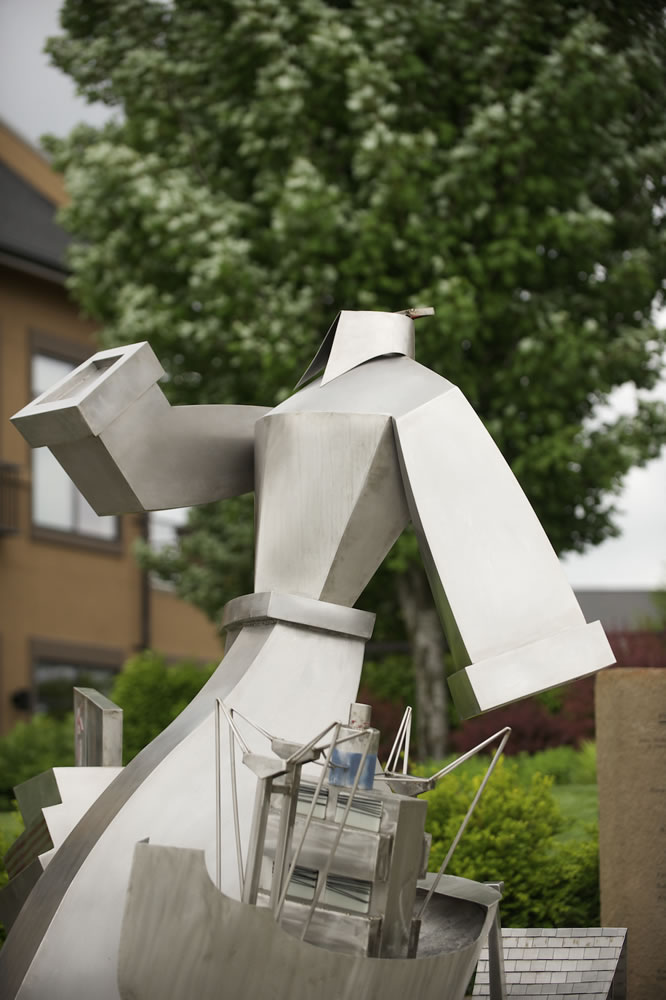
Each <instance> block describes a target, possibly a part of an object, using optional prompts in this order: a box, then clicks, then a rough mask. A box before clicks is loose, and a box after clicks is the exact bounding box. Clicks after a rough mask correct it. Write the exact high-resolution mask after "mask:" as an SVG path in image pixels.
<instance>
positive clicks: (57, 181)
mask: <svg viewBox="0 0 666 1000" xmlns="http://www.w3.org/2000/svg"><path fill="white" fill-rule="evenodd" d="M0 160H1V161H2V162H3V163H6V164H7V166H8V167H9V168H10V169H11V170H13V171H14V173H15V174H18V175H19V177H21V178H22V180H24V181H25V182H26V183H27V184H29V185H30V186H31V187H33V188H34V189H35V190H36V191H39V193H40V194H41V195H43V196H44V197H45V198H48V200H49V201H51V202H53V204H54V205H58V206H60V205H65V204H66V203H67V202H68V201H69V198H68V196H67V192H66V191H65V184H64V181H63V178H62V175H61V174H59V173H56V171H55V170H54V169H53V168H52V167H51V165H50V163H49V162H48V160H47V159H46V157H45V156H44V154H43V153H42V152H40V151H39V150H38V149H36V148H35V147H34V146H33V145H32V144H31V143H29V142H27V140H25V139H23V138H22V137H21V136H20V135H18V134H17V133H16V132H15V131H14V130H13V129H12V128H11V127H10V126H9V125H8V124H7V123H6V122H5V121H3V120H2V119H0Z"/></svg>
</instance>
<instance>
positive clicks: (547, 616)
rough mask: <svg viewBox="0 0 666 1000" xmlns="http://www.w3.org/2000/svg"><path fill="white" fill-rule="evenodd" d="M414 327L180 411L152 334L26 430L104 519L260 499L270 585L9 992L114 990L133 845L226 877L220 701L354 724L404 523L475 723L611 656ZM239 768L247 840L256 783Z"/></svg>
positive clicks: (252, 598)
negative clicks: (254, 393) (218, 774)
mask: <svg viewBox="0 0 666 1000" xmlns="http://www.w3.org/2000/svg"><path fill="white" fill-rule="evenodd" d="M426 312H427V310H426ZM418 313H419V311H418V310H415V311H412V314H393V313H390V314H389V313H369V312H348V311H344V312H342V313H340V314H339V316H338V318H337V319H336V320H335V322H334V324H333V325H332V327H331V329H330V330H329V331H328V333H327V335H326V337H325V339H324V342H323V344H322V346H321V348H320V350H319V352H318V353H317V355H316V357H315V359H314V361H313V362H312V364H311V366H310V368H309V369H308V371H307V372H306V374H305V376H304V379H303V380H302V381H305V380H307V379H311V378H312V379H314V381H311V382H310V383H309V384H307V385H306V386H305V387H304V388H301V389H300V391H298V392H296V393H295V394H294V395H293V396H291V397H290V398H289V399H287V400H286V401H285V402H283V403H281V404H280V405H279V406H277V407H275V408H273V409H263V408H261V407H243V406H202V407H175V408H174V407H170V406H169V404H168V402H167V400H166V399H165V397H164V395H163V394H162V392H161V390H160V389H159V387H158V386H157V381H158V379H159V377H160V375H161V373H162V369H161V366H160V365H159V363H158V362H157V360H156V358H155V357H154V355H153V353H152V351H151V350H150V348H149V346H148V345H147V344H139V345H136V346H134V347H130V348H119V349H113V350H110V351H102V352H100V353H99V354H97V355H95V357H94V358H92V359H91V360H90V361H88V362H86V363H85V364H84V365H82V366H81V367H80V368H78V369H77V370H76V371H75V372H73V373H72V374H71V375H69V376H68V377H67V378H65V379H64V380H63V381H62V382H60V383H58V384H57V385H56V386H55V387H54V388H53V389H51V390H49V391H48V392H47V393H45V394H44V395H42V396H41V397H39V398H38V399H36V400H35V401H34V402H32V403H31V404H29V405H28V406H27V407H25V408H24V410H22V411H21V412H20V413H19V414H17V415H16V417H15V418H14V422H15V424H16V426H17V427H18V428H19V429H20V430H21V432H22V433H23V434H24V435H25V437H26V438H27V440H28V441H29V442H30V444H32V445H33V446H41V445H47V446H49V447H50V448H51V450H52V451H53V454H54V455H55V456H56V458H57V459H58V460H59V461H60V462H61V464H62V465H63V467H64V468H65V469H66V470H67V471H68V472H69V474H70V475H71V477H72V478H73V479H74V481H75V482H76V484H77V486H78V487H79V488H80V489H81V491H82V492H83V493H84V495H85V496H86V498H87V499H88V501H89V502H90V503H91V504H92V506H93V507H94V508H95V509H96V510H97V511H98V513H104V514H108V513H121V512H125V511H141V510H155V509H160V508H165V507H175V506H185V505H188V504H195V503H205V502H207V501H210V500H215V499H220V498H222V497H229V496H233V495H236V494H240V493H243V492H247V491H248V490H251V489H252V488H253V487H254V490H255V505H256V506H255V509H256V552H255V593H254V594H252V595H247V596H245V597H240V598H237V599H236V600H235V601H231V602H230V603H229V604H228V605H227V607H226V609H225V611H224V615H223V624H224V626H225V628H226V629H227V634H228V639H227V647H226V653H225V657H224V660H223V661H222V664H221V666H220V668H219V669H218V670H217V671H216V673H215V674H214V675H213V677H212V678H211V680H210V681H209V683H208V685H207V686H206V688H204V689H203V691H202V692H201V693H200V694H199V695H198V696H197V698H195V700H194V701H193V702H192V703H191V704H190V705H189V706H188V708H187V709H186V710H185V711H184V712H183V713H182V714H181V716H179V718H178V719H176V720H175V722H174V723H173V724H172V725H171V726H170V727H169V728H168V729H167V730H165V732H163V733H162V734H161V735H160V736H159V737H158V738H157V739H156V740H155V741H154V742H153V743H152V744H151V745H150V746H149V747H147V748H146V749H145V750H144V751H143V752H142V753H141V754H140V755H139V756H138V757H137V758H136V759H135V760H134V761H133V762H132V763H131V764H130V765H129V766H128V767H127V768H125V769H124V771H123V772H122V773H121V774H120V775H119V776H118V777H117V778H116V780H115V781H114V782H113V783H112V784H111V786H110V787H109V788H108V789H107V790H106V791H105V792H104V793H103V794H102V795H101V796H100V797H99V799H98V800H97V801H96V802H95V803H94V805H93V806H92V807H91V808H90V810H89V811H88V812H87V813H86V815H85V816H84V817H83V819H82V820H81V822H80V823H79V824H78V826H77V827H76V829H75V830H74V831H73V832H72V834H71V835H70V837H69V838H68V839H67V841H66V842H65V843H64V844H63V845H62V847H61V848H60V849H59V851H58V852H57V854H56V855H55V857H54V858H53V860H52V861H51V863H50V864H49V866H48V868H47V869H46V871H45V872H44V874H43V875H42V876H41V877H40V878H39V880H38V882H37V884H36V885H35V888H34V890H33V892H32V894H31V896H30V897H29V899H28V901H27V903H26V905H25V906H24V908H23V910H22V912H21V914H20V915H19V917H18V919H17V921H16V924H15V927H14V929H13V930H12V932H11V934H10V937H9V939H8V941H7V943H6V945H5V947H4V949H3V950H2V952H1V953H0V995H2V996H3V997H4V996H7V997H8V998H10V997H20V998H22V1000H27V998H44V997H49V998H53V1000H60V998H62V1000H65V998H67V1000H71V998H72V997H87V996H95V997H99V998H100V1000H105V998H109V1000H116V998H117V996H118V991H117V986H116V977H115V969H116V964H117V955H118V946H119V936H120V926H121V917H122V909H123V905H124V899H125V893H126V890H127V885H128V880H129V873H130V865H131V861H132V856H133V852H134V847H135V844H136V843H137V841H140V840H144V839H145V838H150V841H151V843H153V844H154V843H157V844H160V843H162V844H168V845H173V846H176V847H186V848H190V849H194V850H203V851H205V852H206V862H207V864H208V867H209V869H210V870H212V868H213V862H214V840H215V838H214V830H215V817H214V808H213V805H212V803H211V801H210V796H209V794H208V790H209V789H210V787H211V786H212V783H213V775H214V760H213V752H212V747H213V739H212V736H213V728H214V713H215V703H216V699H218V698H219V699H223V700H224V702H225V704H226V705H227V706H229V708H230V709H233V710H235V711H236V712H238V713H239V714H240V715H246V716H251V717H252V718H253V719H255V720H257V722H258V723H259V725H260V726H261V727H263V729H265V730H266V731H269V732H279V733H282V734H284V735H285V736H288V737H289V738H290V739H292V740H294V741H297V742H298V741H301V742H305V741H306V740H307V739H308V738H309V736H310V735H311V733H312V732H313V731H317V730H318V729H322V728H323V727H324V726H326V725H327V724H328V723H329V722H330V720H331V718H338V719H342V718H345V717H346V713H347V709H348V705H349V703H350V702H353V701H354V699H355V695H356V690H357V686H358V680H359V675H360V669H361V663H362V657H363V647H364V642H365V640H366V639H367V638H368V637H369V635H370V633H371V630H372V623H373V616H372V615H368V614H366V613H364V612H360V611H358V610H355V609H353V607H352V605H353V604H354V602H355V601H356V599H357V598H358V596H359V594H360V593H361V591H362V590H363V588H364V587H365V585H366V583H367V582H368V580H369V579H370V578H371V577H372V575H373V574H374V572H375V570H376V569H377V567H378V566H379V564H380V563H381V561H382V559H383V558H384V556H385V555H386V553H387V552H388V550H389V548H390V547H391V545H392V544H393V542H394V541H395V539H396V538H397V537H398V535H399V534H400V532H401V531H402V530H403V528H404V527H405V526H406V524H407V523H408V521H409V520H410V518H411V520H412V522H413V524H414V526H415V529H416V533H417V537H418V540H419V545H420V548H421V553H422V556H423V561H424V564H425V566H426V569H427V572H428V576H429V579H430V584H431V587H432V591H433V595H434V599H435V602H436V605H437V608H438V610H439V613H440V616H441V618H442V623H443V625H444V628H445V631H446V634H447V637H448V639H449V642H450V645H451V648H452V651H453V654H454V657H455V662H456V667H457V670H456V673H455V674H454V676H453V679H452V681H451V690H452V694H453V697H454V699H455V701H456V704H457V706H458V708H459V710H460V711H461V714H462V715H463V716H468V715H471V714H475V713H477V712H479V711H486V710H487V709H490V708H494V707H496V706H497V705H501V704H505V703H507V702H510V701H513V700H515V699H517V698H522V697H525V696H526V695H529V694H532V693H535V692H537V691H541V690H544V689H546V688H548V687H551V686H553V685H556V684H561V683H563V682H565V681H568V680H571V679H573V678H576V677H581V676H584V675H585V674H589V673H591V672H593V671H595V670H597V669H599V668H601V667H604V666H606V665H608V664H610V663H612V662H613V656H612V653H611V651H610V647H609V646H608V643H607V641H606V638H605V636H604V634H603V631H602V629H601V626H600V625H599V623H598V622H595V623H593V624H591V625H587V624H586V623H585V620H584V618H583V615H582V612H581V610H580V608H579V607H578V604H577V602H576V600H575V597H574V595H573V593H572V591H571V588H570V586H569V584H568V583H567V581H566V579H565V577H564V574H563V572H562V570H561V569H560V566H559V564H558V562H557V559H556V556H555V553H554V552H553V550H552V548H551V546H550V544H549V542H548V540H547V538H546V536H545V534H544V532H543V530H542V528H541V526H540V524H539V522H538V520H537V518H536V516H535V514H534V512H533V511H532V509H531V507H530V505H529V503H528V501H527V500H526V498H525V496H524V494H523V492H522V490H521V489H520V487H519V485H518V483H517V482H516V480H515V478H514V476H513V475H512V473H511V471H510V469H509V467H508V466H507V465H506V463H505V462H504V460H503V458H502V456H501V455H500V453H499V451H498V450H497V448H496V446H495V445H494V443H493V441H492V439H491V438H490V436H489V435H488V433H487V432H486V430H485V429H484V427H483V424H482V423H481V421H480V420H479V418H478V417H477V416H476V414H475V413H474V411H473V410H472V408H471V407H470V406H469V404H468V403H467V402H466V400H465V399H464V397H463V396H462V394H461V393H460V391H459V390H458V389H457V388H456V387H455V386H453V385H452V384H451V383H450V382H448V381H447V380H446V379H444V378H442V377H441V376H439V375H437V374H435V373H434V372H432V371H430V370H428V369H426V368H424V367H422V366H421V365H419V364H417V363H416V362H415V361H414V360H413V344H414V327H413V316H415V315H417V314H418ZM322 370H323V375H322V376H321V377H318V378H316V379H315V378H314V377H315V376H317V375H318V374H319V372H320V371H322ZM254 749H255V751H256V752H259V753H261V752H262V746H261V740H259V741H258V745H257V746H256V747H255V748H254ZM226 752H228V751H226ZM239 778H240V780H239V785H238V789H237V796H236V798H237V803H238V816H239V824H240V836H241V840H242V841H243V843H247V840H248V838H249V835H250V824H251V816H252V807H253V800H254V785H255V781H254V778H253V777H252V776H248V775H247V774H245V775H242V776H239ZM224 794H225V795H226V796H227V801H226V805H227V806H229V805H230V799H229V796H230V790H229V789H228V788H227V789H225V790H224ZM223 857H224V859H225V862H224V865H223V870H222V888H223V889H224V891H225V892H226V893H228V894H229V895H230V896H231V897H233V896H236V897H237V895H238V887H237V884H236V871H235V868H236V862H235V856H234V852H233V849H230V850H228V851H225V852H224V855H223Z"/></svg>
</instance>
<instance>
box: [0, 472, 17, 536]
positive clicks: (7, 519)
mask: <svg viewBox="0 0 666 1000" xmlns="http://www.w3.org/2000/svg"><path fill="white" fill-rule="evenodd" d="M18 496H19V467H18V465H13V464H12V463H11V462H2V461H0V536H1V535H15V534H17V532H18V530H19V522H18V517H19V510H18V508H19V504H18Z"/></svg>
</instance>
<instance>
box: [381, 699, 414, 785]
mask: <svg viewBox="0 0 666 1000" xmlns="http://www.w3.org/2000/svg"><path fill="white" fill-rule="evenodd" d="M409 712H410V707H409V705H408V706H407V708H406V709H405V711H404V712H403V716H402V719H401V720H400V725H399V726H398V732H397V733H396V734H395V739H394V741H393V746H392V747H391V752H390V754H389V755H388V760H387V761H386V770H387V771H390V770H391V764H392V763H394V762H393V757H394V756H395V763H394V766H395V764H397V762H398V755H399V754H400V747H401V745H402V731H403V729H404V728H405V726H406V725H407V716H408V714H409Z"/></svg>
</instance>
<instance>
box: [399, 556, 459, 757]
mask: <svg viewBox="0 0 666 1000" xmlns="http://www.w3.org/2000/svg"><path fill="white" fill-rule="evenodd" d="M398 599H399V601H400V610H401V612H402V616H403V619H404V621H405V625H406V627H407V634H408V636H409V641H410V644H411V647H412V662H413V666H414V678H415V684H416V706H415V707H416V727H417V728H416V751H417V756H418V757H419V759H420V760H425V759H426V758H429V757H431V758H433V759H435V760H440V759H441V758H442V757H443V756H444V754H445V753H446V738H447V730H448V717H447V712H446V699H447V691H446V670H445V665H444V655H445V653H446V650H447V646H446V639H445V637H444V632H443V631H442V626H441V624H440V621H439V618H438V616H437V612H436V611H435V607H434V604H433V600H432V594H431V592H430V587H429V586H428V580H427V577H426V575H425V573H424V572H423V570H422V569H421V567H420V566H409V567H408V568H407V570H406V571H405V572H404V573H401V574H400V575H399V576H398Z"/></svg>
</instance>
